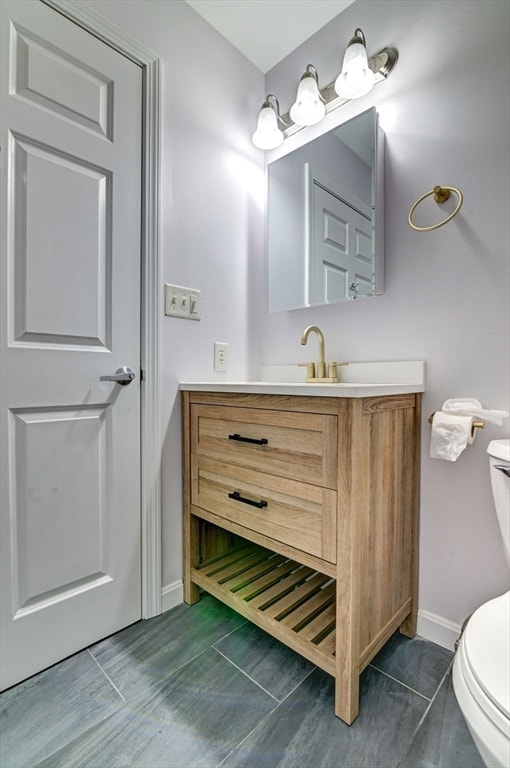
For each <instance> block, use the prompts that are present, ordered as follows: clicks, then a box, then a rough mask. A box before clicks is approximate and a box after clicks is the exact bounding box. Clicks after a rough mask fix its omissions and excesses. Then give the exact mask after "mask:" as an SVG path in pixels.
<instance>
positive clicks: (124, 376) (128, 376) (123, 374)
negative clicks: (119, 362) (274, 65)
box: [99, 365, 136, 387]
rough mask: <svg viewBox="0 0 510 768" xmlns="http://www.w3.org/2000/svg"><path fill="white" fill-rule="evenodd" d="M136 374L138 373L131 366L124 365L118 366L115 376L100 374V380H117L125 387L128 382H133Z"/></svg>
mask: <svg viewBox="0 0 510 768" xmlns="http://www.w3.org/2000/svg"><path fill="white" fill-rule="evenodd" d="M135 376H136V374H135V372H134V371H132V370H131V368H128V367H127V366H126V365H123V366H122V367H121V368H117V370H116V371H115V373H114V374H113V376H100V377H99V381H115V382H117V384H121V385H122V386H123V387H125V386H126V384H131V382H132V381H133V379H134V378H135Z"/></svg>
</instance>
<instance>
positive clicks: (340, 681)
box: [335, 671, 359, 725]
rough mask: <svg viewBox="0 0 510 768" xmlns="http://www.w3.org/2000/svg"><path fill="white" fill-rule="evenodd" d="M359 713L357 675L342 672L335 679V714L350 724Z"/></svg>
mask: <svg viewBox="0 0 510 768" xmlns="http://www.w3.org/2000/svg"><path fill="white" fill-rule="evenodd" d="M358 713H359V675H358V672H357V671H356V673H355V674H344V675H343V676H340V677H339V676H338V675H337V677H336V680H335V715H336V716H337V717H339V718H340V720H343V722H344V723H347V725H351V724H352V723H353V722H354V720H355V719H356V718H357V716H358Z"/></svg>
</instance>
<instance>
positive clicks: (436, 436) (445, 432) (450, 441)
mask: <svg viewBox="0 0 510 768" xmlns="http://www.w3.org/2000/svg"><path fill="white" fill-rule="evenodd" d="M473 433H474V429H473V416H459V415H458V414H456V413H443V412H442V411H436V412H435V414H434V418H433V420H432V431H431V435H430V456H431V458H432V459H444V460H445V461H456V460H457V459H458V457H459V456H460V454H461V453H462V451H463V450H464V449H465V448H466V446H467V445H470V444H471V443H472V442H473V440H474V434H473Z"/></svg>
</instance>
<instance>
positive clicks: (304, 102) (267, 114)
mask: <svg viewBox="0 0 510 768" xmlns="http://www.w3.org/2000/svg"><path fill="white" fill-rule="evenodd" d="M397 61H398V52H397V51H396V49H395V48H383V49H382V50H381V51H379V52H378V53H376V54H375V55H374V56H371V57H370V58H369V59H368V60H367V52H366V45H365V35H364V34H363V32H362V30H361V29H359V27H358V28H357V29H356V30H355V31H354V36H353V37H352V38H351V39H350V41H349V44H348V46H347V49H346V51H345V55H344V62H343V66H342V71H341V73H340V74H339V75H338V77H337V78H336V80H335V81H333V82H332V83H330V84H329V85H326V86H324V88H319V76H318V73H317V70H316V68H315V67H314V66H313V64H308V66H307V68H306V70H305V72H304V74H303V75H302V76H301V79H300V81H299V86H298V89H297V96H296V101H295V103H294V104H293V105H292V107H291V109H290V111H289V112H288V113H286V114H284V115H281V114H280V106H279V104H278V99H277V98H276V96H274V95H273V94H269V96H266V100H265V101H264V103H263V104H262V107H261V109H260V112H259V119H258V125H257V130H256V131H255V133H254V134H253V137H252V141H253V143H254V144H255V146H256V147H258V148H259V149H275V148H276V147H278V146H280V144H281V143H282V142H283V140H284V139H287V138H288V137H289V136H292V135H293V134H295V133H297V132H298V131H300V130H302V129H303V128H304V127H305V126H307V125H314V123H318V122H319V121H320V120H322V118H323V117H324V115H325V114H327V113H329V112H332V111H333V110H334V109H337V108H338V107H341V106H342V104H345V103H346V102H347V101H350V100H351V99H356V98H359V97H360V96H364V95H365V94H366V93H368V92H369V91H370V89H371V88H372V87H373V86H374V85H377V84H378V83H382V82H384V80H386V78H387V77H388V76H389V74H390V73H391V72H392V71H393V69H394V68H395V65H396V63H397ZM273 102H274V103H273Z"/></svg>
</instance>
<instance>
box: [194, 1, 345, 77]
mask: <svg viewBox="0 0 510 768" xmlns="http://www.w3.org/2000/svg"><path fill="white" fill-rule="evenodd" d="M186 2H187V3H188V5H190V6H191V7H192V8H193V9H194V10H195V11H197V13H199V14H200V15H201V16H203V18H204V19H205V20H206V21H208V22H209V24H211V25H212V26H213V27H214V28H215V29H216V30H217V31H218V32H220V34H222V35H223V37H226V38H227V40H229V41H230V42H231V43H232V45H234V46H235V47H236V48H237V49H238V50H239V51H241V53H243V54H244V55H245V56H246V58H248V59H249V60H250V61H252V62H253V64H255V66H256V67H258V68H259V69H260V70H261V71H262V72H264V73H265V72H268V71H269V70H270V69H271V68H272V67H274V66H275V64H277V63H278V62H279V61H281V60H282V59H283V58H285V56H287V54H289V53H290V52H291V51H293V50H294V49H295V48H297V47H298V45H301V43H303V42H304V41H305V40H307V39H308V38H309V37H310V36H311V35H313V34H314V33H315V32H317V31H318V30H319V29H320V28H321V27H323V26H324V25H325V24H327V23H328V21H331V19H333V18H334V17H335V16H338V14H339V13H341V12H342V11H343V10H345V8H347V7H348V6H349V5H351V4H352V3H353V2H354V0H186Z"/></svg>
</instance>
